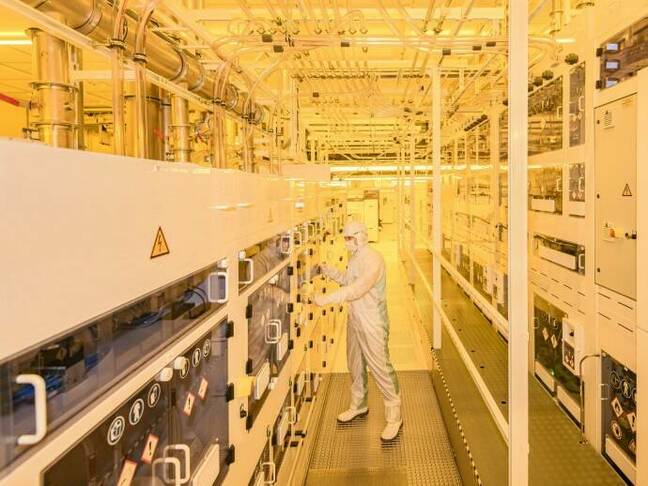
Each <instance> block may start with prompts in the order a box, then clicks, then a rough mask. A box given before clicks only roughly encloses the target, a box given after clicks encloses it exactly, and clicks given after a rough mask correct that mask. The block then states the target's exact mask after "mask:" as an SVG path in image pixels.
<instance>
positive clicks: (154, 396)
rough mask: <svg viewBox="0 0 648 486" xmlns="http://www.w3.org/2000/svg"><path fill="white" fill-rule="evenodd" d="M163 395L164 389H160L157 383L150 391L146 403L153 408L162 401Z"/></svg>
mask: <svg viewBox="0 0 648 486" xmlns="http://www.w3.org/2000/svg"><path fill="white" fill-rule="evenodd" d="M161 394H162V388H160V384H159V383H155V384H154V385H153V386H152V387H151V388H150V389H149V391H148V395H147V396H146V403H147V404H148V406H149V408H153V407H155V406H156V405H157V403H158V402H159V401H160V395H161Z"/></svg>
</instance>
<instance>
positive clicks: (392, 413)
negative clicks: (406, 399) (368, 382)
mask: <svg viewBox="0 0 648 486" xmlns="http://www.w3.org/2000/svg"><path fill="white" fill-rule="evenodd" d="M385 418H386V419H387V425H385V428H384V429H383V431H382V434H380V440H382V441H383V442H389V441H390V440H394V439H395V438H396V437H397V436H398V433H399V432H400V429H401V426H402V425H403V417H401V411H400V407H399V406H395V407H394V406H391V407H385Z"/></svg>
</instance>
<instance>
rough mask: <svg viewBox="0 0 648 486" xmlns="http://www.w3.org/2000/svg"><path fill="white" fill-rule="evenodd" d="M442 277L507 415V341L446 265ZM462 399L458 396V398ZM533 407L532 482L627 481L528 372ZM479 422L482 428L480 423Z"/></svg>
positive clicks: (460, 330) (477, 436) (457, 323)
mask: <svg viewBox="0 0 648 486" xmlns="http://www.w3.org/2000/svg"><path fill="white" fill-rule="evenodd" d="M442 283H443V301H444V304H443V305H444V309H445V312H446V314H447V315H448V317H449V318H450V320H451V321H452V325H453V327H454V328H455V331H456V332H457V334H458V336H459V339H460V340H461V342H462V344H463V346H464V347H465V349H466V350H467V351H468V352H469V353H470V356H471V358H472V360H473V362H474V363H475V365H476V366H477V367H478V370H479V373H480V375H481V376H482V378H483V379H484V382H485V383H486V386H487V387H488V389H489V390H490V392H491V394H492V395H493V398H495V400H496V401H497V403H498V405H499V407H500V409H501V410H502V413H504V416H505V417H506V416H507V413H508V404H507V401H508V349H507V343H506V341H504V339H503V338H502V337H501V336H500V335H499V334H498V333H497V332H496V331H495V329H494V328H493V326H492V325H491V324H490V323H489V322H488V320H487V319H486V318H485V317H484V315H483V314H482V313H481V311H480V310H479V309H478V308H477V307H476V306H475V305H474V304H473V303H472V302H471V301H470V299H469V298H468V297H467V296H466V295H465V294H464V293H463V291H462V290H461V288H460V287H459V286H458V285H457V284H456V283H455V282H454V280H453V279H452V277H451V276H450V275H449V274H448V273H447V272H445V271H444V272H443V275H442ZM448 339H449V338H448ZM444 342H447V340H446V341H444ZM445 352H446V350H445V349H442V350H441V356H443V355H444V353H445ZM458 401H459V400H458V399H457V397H455V402H458ZM529 412H530V413H529V446H530V453H529V476H530V484H531V485H532V486H535V485H538V486H544V485H548V484H550V485H552V486H563V485H564V486H576V485H582V486H586V485H587V486H589V485H597V486H599V485H600V486H603V485H621V484H624V482H623V480H622V479H621V478H620V477H619V476H618V475H617V474H616V472H615V471H614V470H613V469H612V467H610V465H609V464H608V463H607V462H606V461H605V460H604V459H603V457H602V456H601V455H599V454H598V453H597V452H596V451H595V450H594V449H593V448H592V447H591V446H589V445H585V446H584V445H581V444H580V443H579V439H580V433H579V430H578V428H577V426H576V425H575V424H574V423H573V422H572V421H571V420H570V419H569V418H568V417H567V415H566V414H565V413H564V412H563V411H562V410H560V408H559V407H558V406H557V405H556V404H555V403H554V401H553V399H552V398H551V397H550V396H549V394H548V393H547V392H546V391H545V390H544V388H543V387H542V386H541V385H540V384H539V383H538V381H537V380H536V379H535V378H533V377H532V376H531V375H530V376H529ZM462 420H464V418H462ZM477 428H478V429H479V426H478V427H477ZM484 441H486V442H485V443H484ZM470 442H471V447H473V449H475V448H479V447H481V448H482V449H483V450H486V451H488V450H489V442H488V438H487V437H484V436H483V434H481V433H479V432H477V433H474V434H472V438H471V440H470ZM480 442H482V443H481V444H480ZM487 455H488V454H487ZM497 457H501V455H498V456H497ZM482 459H484V460H486V462H487V463H488V462H492V460H493V457H483V458H482ZM477 462H478V464H477V468H478V469H481V468H480V464H479V463H480V462H481V461H479V460H478V461H477Z"/></svg>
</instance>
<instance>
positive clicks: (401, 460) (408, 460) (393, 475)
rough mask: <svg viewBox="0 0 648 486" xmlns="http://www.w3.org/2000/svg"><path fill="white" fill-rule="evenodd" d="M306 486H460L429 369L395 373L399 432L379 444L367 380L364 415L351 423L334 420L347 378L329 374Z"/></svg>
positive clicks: (374, 399)
mask: <svg viewBox="0 0 648 486" xmlns="http://www.w3.org/2000/svg"><path fill="white" fill-rule="evenodd" d="M329 379H330V383H329V388H328V393H327V397H326V400H323V401H322V405H321V406H323V407H324V410H323V413H322V416H321V420H320V428H319V431H318V433H317V437H316V439H315V444H314V447H313V454H312V456H311V461H310V466H309V471H308V476H307V478H306V485H307V486H320V485H326V486H331V485H335V486H346V485H349V486H350V485H353V486H363V485H375V484H380V485H384V486H399V485H411V486H415V485H425V486H434V485H443V486H453V485H457V486H460V485H461V479H460V477H459V472H458V470H457V466H456V464H455V459H454V455H453V452H452V447H451V445H450V442H449V439H448V435H447V432H446V428H445V424H444V422H443V418H442V416H441V412H440V410H439V404H438V402H437V398H436V395H435V392H434V388H433V386H432V380H431V377H430V372H429V371H401V372H399V373H398V379H399V380H400V385H401V390H402V396H403V405H402V407H403V408H402V413H403V420H404V423H403V429H402V430H401V435H400V436H399V438H397V439H396V440H394V441H393V442H392V443H389V444H383V443H381V441H380V433H381V431H382V428H383V426H384V412H383V403H382V398H381V396H380V393H379V391H378V389H377V388H376V385H375V384H374V382H373V380H372V379H370V380H369V414H368V415H367V416H366V417H363V418H359V419H356V421H354V422H352V423H351V424H345V425H343V424H338V423H337V420H336V416H337V415H338V414H339V413H340V412H342V411H344V410H345V409H346V407H347V405H348V403H347V401H348V396H349V386H350V380H349V375H348V374H346V373H344V374H343V373H339V374H332V375H330V378H329Z"/></svg>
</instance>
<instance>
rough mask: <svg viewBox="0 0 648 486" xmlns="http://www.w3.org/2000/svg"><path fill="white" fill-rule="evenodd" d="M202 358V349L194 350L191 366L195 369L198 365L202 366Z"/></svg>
mask: <svg viewBox="0 0 648 486" xmlns="http://www.w3.org/2000/svg"><path fill="white" fill-rule="evenodd" d="M201 358H202V351H201V349H200V348H196V349H194V352H193V354H192V355H191V364H192V365H193V367H194V368H197V367H198V365H199V364H200V360H201Z"/></svg>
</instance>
